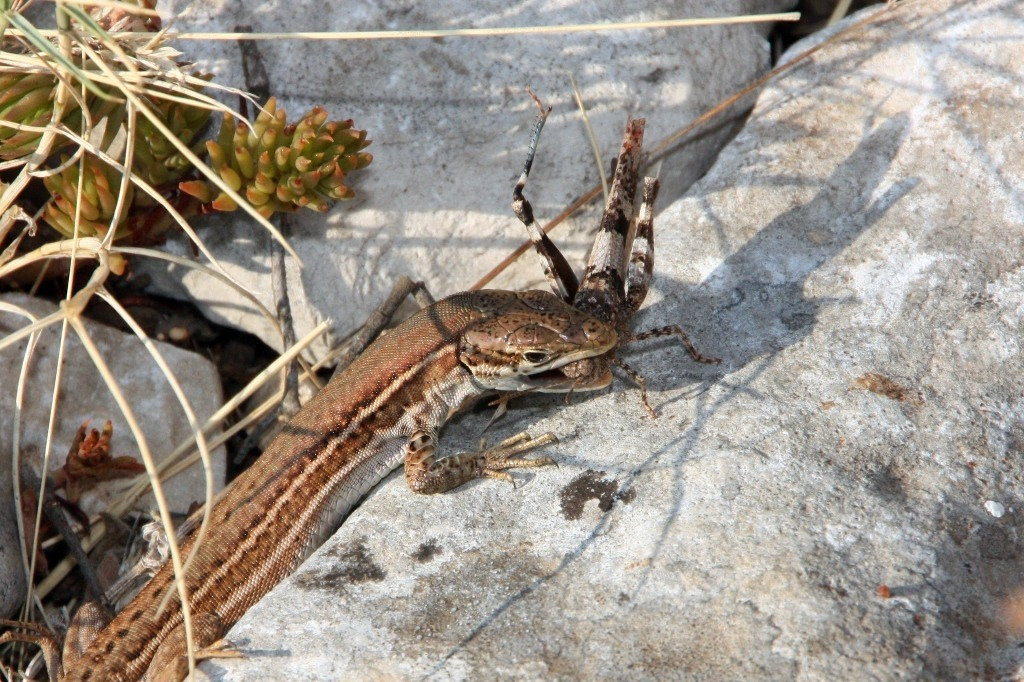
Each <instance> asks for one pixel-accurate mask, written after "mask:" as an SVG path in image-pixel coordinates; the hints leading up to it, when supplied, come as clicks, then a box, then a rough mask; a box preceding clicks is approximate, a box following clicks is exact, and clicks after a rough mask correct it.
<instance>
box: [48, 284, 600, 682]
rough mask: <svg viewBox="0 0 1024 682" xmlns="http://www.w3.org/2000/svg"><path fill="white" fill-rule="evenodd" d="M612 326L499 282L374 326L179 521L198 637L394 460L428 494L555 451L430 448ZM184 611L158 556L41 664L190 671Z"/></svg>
mask: <svg viewBox="0 0 1024 682" xmlns="http://www.w3.org/2000/svg"><path fill="white" fill-rule="evenodd" d="M616 342H617V336H616V332H615V330H614V329H613V328H612V327H610V326H609V325H608V324H606V323H604V322H601V321H600V320H598V319H596V318H594V317H592V316H591V315H589V314H587V313H584V312H582V311H578V310H576V309H574V308H573V307H572V306H570V305H569V304H567V303H565V302H564V301H562V300H561V299H559V298H558V297H556V296H555V295H553V294H551V293H548V292H544V291H526V292H511V291H502V290H483V291H477V292H466V293H461V294H455V295H453V296H450V297H448V298H445V299H442V300H440V301H438V302H437V303H435V304H433V305H431V306H429V307H427V308H424V309H422V310H420V311H419V312H418V313H416V314H415V315H413V316H412V317H411V318H409V319H408V320H406V321H405V322H403V323H401V324H400V325H398V326H397V327H395V328H394V329H393V330H392V331H390V332H389V333H387V334H386V335H384V336H382V337H380V338H378V339H377V340H376V341H375V342H374V343H373V344H371V345H370V346H369V347H368V348H367V349H366V350H365V351H364V353H363V354H361V355H360V356H359V357H358V358H357V359H356V360H355V361H354V362H353V363H352V364H351V365H350V366H349V367H347V368H346V369H345V370H343V371H342V372H340V373H338V374H337V375H336V376H335V377H334V378H332V380H331V381H330V382H329V383H328V384H327V386H325V387H324V389H323V390H322V391H320V393H319V394H317V396H316V397H314V398H313V399H312V400H311V401H309V402H308V403H307V404H306V405H305V406H303V408H302V409H301V410H300V411H299V412H298V413H297V414H296V415H295V416H294V417H293V418H292V420H291V421H290V422H289V423H288V425H287V426H286V427H285V428H284V430H283V431H282V433H281V434H279V435H278V436H277V437H276V438H275V440H274V441H273V442H272V443H271V444H270V445H269V446H268V448H267V450H266V451H265V452H264V453H263V454H262V455H261V456H260V458H259V459H258V460H257V461H256V462H255V463H254V465H253V466H252V467H250V468H249V469H247V470H246V471H245V472H243V473H242V474H241V475H240V476H239V477H238V478H237V479H235V481H233V482H232V483H231V485H230V486H229V487H228V489H227V490H226V492H225V493H224V494H222V496H221V497H219V498H218V500H217V501H216V503H215V505H214V506H213V508H212V509H211V512H210V513H211V514H212V518H211V524H210V530H209V531H208V533H207V536H206V538H205V539H204V541H203V543H202V544H201V545H199V546H197V547H196V546H193V540H194V536H192V535H187V536H186V537H185V539H184V542H183V545H182V552H183V554H193V555H194V556H193V557H192V566H191V568H190V569H189V570H188V571H187V574H186V576H185V584H186V586H187V593H188V595H189V604H190V608H191V612H192V614H193V621H194V622H195V625H194V627H193V630H194V631H195V632H196V633H197V637H196V640H197V641H196V642H195V643H196V645H197V646H200V647H205V646H208V645H210V644H212V643H213V642H214V641H215V640H216V639H218V638H219V637H220V636H222V634H223V632H224V631H226V629H227V628H228V627H230V625H232V624H233V623H234V622H235V621H237V620H238V618H240V617H241V615H242V614H244V613H245V611H246V610H248V608H249V607H250V606H252V605H253V604H254V603H256V601H258V600H259V599H260V597H262V596H263V595H264V594H266V593H267V592H268V591H269V590H270V589H271V588H272V587H273V586H274V585H276V584H277V583H278V582H280V581H281V580H282V579H283V578H284V577H285V576H287V575H289V574H290V573H291V572H292V571H294V569H295V568H297V567H298V565H299V564H300V563H302V561H303V560H305V558H307V557H308V555H309V554H311V553H312V551H313V550H314V549H316V547H318V546H319V545H320V544H321V543H322V542H323V541H324V540H325V539H326V538H327V537H328V536H329V535H330V534H332V533H333V532H334V531H335V530H336V529H337V527H338V526H339V525H340V524H341V521H342V520H343V518H344V517H345V515H346V514H347V513H348V512H349V510H350V509H351V508H352V507H353V506H354V505H355V504H356V503H357V502H358V501H359V500H360V499H361V498H362V497H363V496H364V495H365V494H366V493H367V492H368V491H369V490H370V489H372V488H373V487H374V486H375V485H376V484H377V483H378V482H379V481H380V480H381V479H383V478H384V477H385V476H386V475H388V474H389V473H390V472H391V471H392V470H393V469H395V468H397V467H398V466H399V465H401V464H402V463H403V462H404V468H405V478H406V482H407V483H408V485H409V487H410V488H411V489H412V490H413V491H414V492H417V493H426V494H429V493H439V492H444V491H447V490H451V489H453V488H455V487H458V486H459V485H462V484H463V483H465V482H467V481H470V480H473V479H476V478H480V477H492V478H500V479H505V480H511V476H510V475H509V474H508V473H506V470H508V469H511V468H517V467H537V466H544V465H549V464H553V463H554V462H553V461H552V460H551V459H549V458H546V457H537V458H521V457H518V455H520V454H521V453H523V452H526V451H528V450H532V449H534V448H537V447H540V446H542V445H545V444H548V443H550V442H552V441H553V440H554V437H553V436H551V435H550V434H545V435H544V436H540V437H538V438H531V437H530V436H529V435H528V434H525V433H523V434H519V435H518V436H514V437H512V438H510V439H507V440H506V441H504V442H502V443H500V444H498V445H497V446H495V447H493V448H490V449H488V450H486V451H484V452H479V453H459V454H452V455H441V454H439V452H438V431H439V429H440V427H441V426H442V425H443V424H444V422H445V421H447V419H448V418H450V417H451V416H452V415H454V414H455V413H456V412H458V411H459V410H460V409H461V408H463V407H464V406H466V405H467V404H468V403H470V402H472V401H473V400H474V399H476V398H478V397H480V396H484V395H487V394H491V393H495V392H502V391H513V392H518V391H528V390H532V389H539V388H544V389H547V390H555V388H556V386H558V385H563V386H564V385H566V378H565V377H564V375H562V374H561V373H560V372H559V371H558V369H559V368H560V367H562V366H564V365H567V364H569V363H572V362H577V361H579V360H582V359H585V358H588V357H591V356H595V355H600V354H602V353H605V352H607V351H608V350H609V349H611V348H612V347H614V345H615V344H616ZM197 513H199V512H197ZM193 525H197V524H193ZM164 602H166V604H164ZM182 626H183V616H182V610H181V608H180V603H179V601H178V594H177V592H176V591H175V590H174V575H173V569H172V567H171V565H170V563H169V562H168V563H166V564H165V565H164V566H163V567H162V568H161V569H159V570H158V572H157V573H156V575H155V576H154V577H153V578H152V579H151V580H150V581H149V582H148V583H147V584H146V586H145V587H144V588H143V589H142V591H141V592H140V593H139V594H138V595H137V596H136V597H135V598H134V599H133V600H132V601H131V602H130V603H129V604H128V605H127V606H126V607H125V608H124V609H123V610H122V611H121V612H120V613H119V614H118V615H117V616H116V617H115V618H114V619H113V620H112V621H110V623H109V624H108V625H106V627H104V628H102V630H100V631H99V632H98V634H96V635H95V637H94V638H93V639H92V641H91V642H90V643H88V645H87V646H85V647H84V648H83V649H81V650H80V649H79V648H78V643H77V642H75V641H73V638H72V637H71V636H69V637H68V638H67V640H66V642H65V646H64V653H63V657H58V656H57V655H56V647H55V643H54V644H51V651H50V652H49V655H47V657H46V658H47V663H48V672H49V674H50V678H51V680H60V681H62V682H90V681H92V682H100V681H102V682H106V681H107V680H111V681H130V680H138V679H153V678H154V676H155V675H156V674H157V673H163V674H166V672H164V671H166V670H171V671H172V673H171V678H172V679H173V678H179V679H180V676H182V675H183V674H184V673H185V672H186V671H187V660H186V659H185V657H184V656H183V655H182V654H183V653H184V651H185V644H184V628H183V627H182ZM44 653H46V648H45V647H44Z"/></svg>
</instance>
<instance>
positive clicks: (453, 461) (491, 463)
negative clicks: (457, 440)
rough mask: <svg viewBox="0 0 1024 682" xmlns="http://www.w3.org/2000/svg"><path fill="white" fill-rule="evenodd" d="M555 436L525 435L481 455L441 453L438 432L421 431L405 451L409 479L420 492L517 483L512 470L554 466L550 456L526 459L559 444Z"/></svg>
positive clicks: (546, 434) (509, 439) (513, 438)
mask: <svg viewBox="0 0 1024 682" xmlns="http://www.w3.org/2000/svg"><path fill="white" fill-rule="evenodd" d="M555 442H557V439H556V438H555V436H554V435H553V434H550V433H545V434H543V435H541V436H539V437H537V438H533V437H531V436H530V434H528V433H526V432H523V433H520V434H517V435H515V436H512V437H511V438H507V439H505V440H503V441H502V442H501V443H499V444H498V445H496V446H494V447H493V448H488V449H486V450H482V451H481V452H460V453H458V454H452V455H439V454H438V453H437V444H438V443H437V431H436V430H431V431H417V432H416V433H415V434H413V437H412V438H411V439H410V440H409V443H408V445H406V448H405V480H406V483H408V485H409V488H410V490H412V491H413V492H416V493H422V494H428V495H429V494H433V493H443V492H446V491H448V490H451V489H453V488H457V487H459V486H460V485H462V484H463V483H467V482H469V481H472V480H474V479H477V478H497V479H500V480H503V481H508V482H509V483H513V484H514V481H513V479H512V477H511V476H510V475H509V474H508V473H506V470H508V469H515V468H532V467H542V466H551V465H553V464H554V463H555V462H554V460H552V459H551V458H549V457H536V458H532V459H524V458H521V457H517V455H520V454H522V453H524V452H529V451H530V450H535V449H537V448H539V447H543V446H545V445H548V444H549V443H555Z"/></svg>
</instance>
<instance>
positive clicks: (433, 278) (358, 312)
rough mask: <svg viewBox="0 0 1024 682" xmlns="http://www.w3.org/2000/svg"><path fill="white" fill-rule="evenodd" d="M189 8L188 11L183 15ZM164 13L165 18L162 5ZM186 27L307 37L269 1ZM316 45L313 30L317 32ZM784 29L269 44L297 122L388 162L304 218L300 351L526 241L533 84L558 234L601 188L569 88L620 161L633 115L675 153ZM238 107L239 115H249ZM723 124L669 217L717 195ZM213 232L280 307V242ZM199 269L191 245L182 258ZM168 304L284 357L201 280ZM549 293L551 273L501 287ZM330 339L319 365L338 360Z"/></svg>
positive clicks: (670, 188)
mask: <svg viewBox="0 0 1024 682" xmlns="http://www.w3.org/2000/svg"><path fill="white" fill-rule="evenodd" d="M184 4H185V3H174V2H172V3H170V5H169V7H170V8H171V9H174V8H175V7H176V6H181V5H184ZM792 4H793V3H792V2H791V1H790V0H761V1H758V2H733V3H722V2H703V3H688V5H687V8H686V16H695V17H704V16H728V15H732V14H740V13H743V12H744V11H751V12H767V11H778V10H780V9H787V8H788V7H789V6H791V5H792ZM161 6H162V7H163V5H161ZM187 7H188V11H187V12H186V13H185V14H184V16H182V17H181V18H180V19H178V20H177V22H176V26H177V28H179V29H182V30H190V29H195V30H203V31H209V30H228V31H230V30H234V27H235V26H236V25H237V24H249V25H251V26H252V30H253V31H254V32H261V31H264V32H265V31H271V32H277V31H281V30H284V29H285V28H286V27H288V26H293V24H292V23H288V18H285V19H284V21H285V22H286V23H285V24H284V25H282V21H283V19H282V17H281V16H280V15H279V13H276V12H266V11H264V9H263V8H264V3H259V2H243V3H234V4H233V5H231V6H230V7H231V10H230V12H229V11H228V8H227V6H225V5H219V4H210V3H205V4H204V3H187ZM624 16H628V18H629V19H631V20H635V21H643V20H655V19H659V18H666V17H669V16H671V17H672V18H675V17H676V16H678V15H672V13H669V14H666V13H665V11H664V9H663V6H662V4H661V3H656V2H647V3H643V4H640V5H631V6H630V11H629V13H628V15H624ZM611 18H612V17H610V16H609V15H608V14H607V12H606V10H605V9H602V8H599V7H598V6H597V5H593V6H591V5H587V4H586V3H584V4H579V3H575V4H570V5H559V4H557V3H541V4H536V3H529V2H514V3H509V2H507V1H499V0H488V1H487V2H477V3H461V4H457V5H454V6H453V5H451V4H446V3H416V2H410V1H409V0H389V1H387V2H378V3H370V4H364V5H360V6H359V7H358V8H355V7H353V6H351V5H350V4H346V3H340V4H339V3H328V4H317V5H316V10H315V28H317V29H343V30H381V29H387V30H408V29H424V28H455V27H467V26H473V27H488V26H492V27H503V26H535V25H558V24H577V23H588V22H604V21H608V20H609V19H611ZM302 23H303V27H304V28H312V27H313V26H312V25H310V24H308V23H307V22H302ZM767 28H768V27H767V24H761V25H755V24H750V25H743V26H729V27H716V28H679V29H673V30H664V31H616V32H606V33H599V34H587V33H572V34H565V35H547V36H539V35H533V36H508V37H489V38H444V39H417V40H384V41H347V42H342V41H331V42H326V41H325V42H316V43H300V42H294V41H263V42H260V43H258V44H257V48H256V49H258V50H259V51H260V54H261V55H262V62H263V64H264V66H265V68H266V69H267V72H268V75H269V82H270V83H271V88H272V91H273V94H275V95H276V96H278V98H279V100H280V101H281V102H282V103H283V104H284V105H285V107H286V109H287V110H288V112H289V116H290V119H289V120H291V119H292V118H295V117H299V116H301V115H302V114H304V113H305V112H306V111H308V109H309V108H310V107H311V106H312V105H314V104H323V105H325V106H326V107H327V109H328V111H329V112H330V113H331V115H332V116H333V117H335V118H342V119H343V118H349V117H351V118H353V119H354V120H355V122H356V125H357V126H359V127H361V128H365V129H366V130H368V131H369V136H370V138H371V139H373V140H374V143H373V146H372V147H371V148H370V151H371V152H373V154H374V157H375V159H374V162H373V164H372V165H371V166H370V167H369V168H368V169H367V170H366V171H364V172H361V173H359V174H356V175H353V176H351V177H352V178H353V182H354V185H353V186H354V189H355V190H356V192H357V197H356V198H355V199H354V200H352V201H349V202H346V203H344V204H342V205H340V206H337V207H335V208H334V209H333V210H331V211H330V212H329V213H328V214H327V215H319V214H314V213H312V212H309V211H303V212H300V213H297V214H295V215H294V216H293V217H292V218H290V220H292V221H293V227H292V239H291V242H292V244H293V245H294V247H295V249H296V250H297V251H298V253H299V254H300V256H301V258H302V260H303V263H304V266H303V267H302V268H301V269H299V268H298V266H297V264H296V263H295V262H290V263H289V266H288V267H289V270H288V273H287V279H288V286H289V291H290V299H291V303H292V306H293V313H294V317H295V322H296V329H297V333H298V334H299V336H301V335H303V334H304V333H305V332H307V331H309V330H310V329H311V328H312V327H313V326H314V325H315V324H317V323H318V322H320V321H321V320H323V319H325V318H332V319H333V321H334V323H335V333H336V335H338V336H344V335H346V334H348V333H349V332H351V331H352V330H353V329H354V328H355V327H356V326H357V325H358V324H360V323H361V322H362V321H363V320H364V319H365V318H366V316H367V314H369V312H370V311H371V310H373V309H374V308H375V307H376V306H377V305H378V304H379V303H380V301H381V299H382V298H383V296H384V295H385V293H386V292H387V291H388V290H389V289H390V287H391V285H392V284H393V283H394V281H395V279H396V278H397V277H399V276H401V275H407V276H409V277H412V278H414V279H423V280H425V281H426V283H427V284H428V286H429V288H430V289H431V291H432V292H433V293H434V294H435V295H436V296H444V295H447V294H450V293H454V292H455V291H461V290H464V289H466V288H468V287H469V286H471V285H472V284H473V283H474V282H476V281H477V280H478V279H479V278H480V277H482V276H483V275H484V274H485V273H487V272H488V271H489V270H490V269H491V268H492V267H493V266H494V265H495V264H496V263H497V262H499V261H500V260H501V259H502V258H504V257H505V256H506V255H507V254H508V253H509V252H510V251H512V250H513V249H514V248H515V247H517V246H518V245H519V244H521V243H522V241H523V235H524V231H523V228H522V226H521V225H520V224H519V223H518V222H517V221H516V219H515V217H514V216H513V215H512V211H511V209H510V203H511V198H512V186H513V184H514V183H515V180H516V178H517V177H518V175H519V172H520V170H521V169H522V164H523V161H524V158H525V153H526V148H527V145H528V143H529V137H530V129H531V126H532V124H533V120H534V116H535V114H536V109H535V107H534V104H533V102H532V101H531V100H530V99H529V97H528V96H527V94H526V92H525V87H526V86H527V85H530V86H532V88H533V89H534V90H535V91H536V92H537V93H538V94H539V95H540V96H541V97H542V98H543V100H544V101H545V102H546V103H547V104H549V105H552V106H553V107H554V112H553V113H552V115H551V118H550V119H549V121H548V124H547V128H546V129H545V132H544V137H543V140H542V141H541V145H540V153H539V156H538V159H537V163H536V165H535V166H534V173H533V182H532V184H531V185H530V187H529V189H528V195H529V197H530V198H531V200H532V201H533V202H534V207H535V208H536V209H537V213H538V216H539V217H540V218H541V219H544V218H547V219H550V218H553V217H554V216H555V215H556V214H557V213H558V212H560V211H561V210H562V208H564V207H565V206H566V205H567V204H569V203H570V202H571V201H572V200H573V199H574V198H575V197H577V196H578V195H579V194H580V193H582V192H584V191H586V189H587V188H589V187H592V186H594V185H596V184H597V182H598V173H597V169H596V167H595V163H594V161H593V157H592V154H591V151H590V145H589V143H588V142H587V138H586V135H585V132H584V127H583V125H582V122H581V121H582V119H581V116H580V113H579V111H578V109H577V107H576V105H575V104H574V102H573V96H572V92H571V88H570V84H569V74H572V75H574V77H575V79H576V81H577V83H578V84H579V87H580V89H581V91H582V93H583V98H584V100H585V102H586V103H587V106H588V110H589V116H590V120H591V122H592V124H593V127H594V131H595V133H596V135H597V137H598V140H599V143H600V147H601V149H602V153H603V154H604V158H605V163H607V162H608V160H609V159H610V158H612V156H613V155H614V153H615V152H616V151H617V147H618V143H619V136H620V130H621V127H622V122H623V121H624V120H625V116H626V114H627V113H631V114H633V115H636V116H646V117H647V118H648V119H649V120H650V126H649V128H648V135H649V136H650V137H651V139H659V138H664V137H667V136H668V135H669V134H670V133H672V132H673V131H675V130H676V129H678V128H680V127H681V126H683V125H684V124H686V123H688V122H689V121H691V120H692V119H694V118H695V117H696V116H697V115H698V114H700V113H702V112H704V111H705V110H707V109H708V108H709V107H710V106H711V105H712V104H714V103H716V102H718V101H719V100H721V99H722V98H723V97H725V96H727V95H729V94H732V93H733V92H735V91H736V90H737V89H739V88H740V87H742V86H743V85H745V84H747V83H748V82H750V80H752V79H753V78H754V77H756V76H757V75H758V74H759V73H762V72H763V71H764V70H765V68H766V67H767V63H768V57H769V50H768V45H767V43H766V41H765V40H764V37H763V35H764V33H765V32H766V31H767ZM181 47H182V48H183V49H184V50H185V51H186V52H188V53H189V54H190V55H192V56H195V57H200V56H201V55H202V57H203V58H202V59H200V60H199V62H198V63H199V65H200V66H201V67H203V68H204V69H206V70H209V71H214V72H216V74H217V81H218V82H220V83H225V84H231V85H236V86H242V85H243V84H244V82H245V80H244V77H243V74H242V72H241V69H240V63H241V59H240V57H239V52H238V47H237V46H236V45H235V44H233V43H203V44H202V49H201V50H200V49H199V48H198V47H197V48H196V49H194V50H193V49H189V48H190V46H189V45H182V46H181ZM232 104H235V100H232ZM733 123H734V119H730V120H723V121H722V122H721V124H720V125H719V126H716V127H715V128H714V129H713V130H712V131H711V132H709V133H707V134H706V135H703V136H701V138H700V139H699V141H698V142H696V143H695V144H690V145H687V146H686V148H685V149H684V150H683V151H680V152H678V153H675V154H673V155H672V157H671V158H672V162H671V163H670V164H666V165H665V167H664V169H663V171H662V179H663V184H664V188H663V196H664V198H665V201H666V203H667V202H668V201H670V200H671V199H673V198H675V197H678V196H679V195H680V194H681V192H682V190H683V189H684V188H685V187H687V186H689V184H690V183H692V182H693V181H694V180H695V179H696V178H698V177H699V176H700V175H701V174H702V173H703V172H704V171H705V170H706V169H707V168H708V166H709V165H710V163H711V160H712V159H713V158H714V156H715V154H717V152H718V150H719V149H720V148H721V146H722V144H724V142H725V141H726V140H727V139H728V136H729V135H730V134H731V133H732V132H733V125H732V124H733ZM596 215H597V214H596V213H595V211H594V210H590V211H589V212H583V213H582V214H580V215H579V216H577V218H576V219H575V220H572V221H570V223H569V224H568V225H566V226H564V227H562V228H560V230H559V232H560V234H561V239H560V242H561V243H562V245H563V248H564V249H565V250H566V252H567V254H568V255H569V256H570V257H572V258H575V259H577V260H580V259H582V258H583V255H584V253H585V252H586V249H587V248H588V247H589V246H590V241H591V238H590V235H591V233H592V229H593V227H594V225H596ZM206 224H207V229H205V230H203V232H202V235H203V238H204V239H205V240H206V242H207V244H208V245H209V246H210V248H211V249H212V250H213V252H214V253H215V254H217V256H218V258H220V259H221V260H222V262H223V263H224V265H225V267H226V269H227V271H228V272H229V273H230V274H231V276H232V277H234V278H236V279H237V280H238V281H239V282H241V283H243V284H245V285H246V286H247V287H249V288H250V289H251V290H253V291H254V292H255V293H256V294H257V295H259V296H260V297H261V298H262V300H263V301H264V303H267V304H268V305H269V302H270V284H269V281H268V277H267V272H268V271H269V266H268V260H267V251H268V248H269V247H268V238H267V237H266V236H265V233H264V232H263V230H262V229H261V228H258V227H256V226H255V225H254V223H253V221H252V220H251V219H250V218H249V217H247V216H244V215H242V214H241V213H238V214H231V215H229V216H221V217H213V218H210V219H209V221H208V222H207V223H206ZM176 247H177V248H178V249H179V251H180V252H181V253H183V254H191V253H192V248H191V247H190V246H188V245H186V244H184V243H183V242H177V243H176ZM140 267H141V268H143V270H144V271H145V272H147V273H149V274H150V275H152V276H153V278H154V282H155V285H156V286H158V287H159V288H160V290H161V291H163V292H165V293H171V294H174V295H179V296H187V297H188V298H190V299H195V300H196V301H198V302H199V305H200V306H201V307H202V308H203V310H204V311H205V312H206V313H207V314H208V316H210V317H211V318H212V319H216V320H218V321H220V322H224V323H226V324H230V325H235V326H239V327H242V328H244V329H247V330H249V331H252V332H253V333H256V334H258V335H259V336H260V337H261V338H263V340H264V341H266V342H267V343H268V344H270V345H271V346H274V347H276V348H280V338H279V337H278V336H277V335H276V333H275V332H274V331H273V330H272V329H271V328H270V326H268V324H267V323H266V321H265V320H264V319H263V318H262V317H260V316H259V315H258V314H256V313H254V312H253V310H252V308H251V306H250V305H249V304H248V303H246V302H245V301H243V300H240V297H239V296H238V294H237V293H236V292H235V291H233V290H230V289H225V288H222V287H221V286H220V285H219V284H218V283H217V282H216V281H214V280H212V278H210V277H207V276H205V275H201V274H198V273H195V272H191V271H189V272H185V271H182V270H181V269H179V268H170V269H168V268H166V267H165V266H164V265H163V264H159V263H153V262H150V263H144V264H141V265H140ZM527 277H528V278H531V279H532V281H533V282H535V283H536V282H539V281H540V280H539V279H538V271H537V270H536V268H535V267H534V264H533V262H528V263H527V265H526V266H520V267H519V268H518V269H517V270H513V271H512V272H510V273H509V275H507V276H506V277H504V278H502V279H500V280H499V281H497V282H496V283H495V285H496V286H499V287H507V286H509V285H510V283H513V282H514V283H515V284H516V285H517V286H518V285H520V284H521V283H522V281H523V280H524V278H527ZM328 345H329V344H328V343H327V342H325V341H318V342H317V344H315V346H314V352H316V353H318V354H320V353H322V352H323V351H324V349H325V348H326V347H328Z"/></svg>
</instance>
